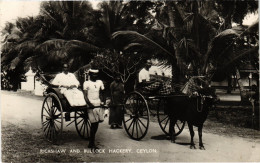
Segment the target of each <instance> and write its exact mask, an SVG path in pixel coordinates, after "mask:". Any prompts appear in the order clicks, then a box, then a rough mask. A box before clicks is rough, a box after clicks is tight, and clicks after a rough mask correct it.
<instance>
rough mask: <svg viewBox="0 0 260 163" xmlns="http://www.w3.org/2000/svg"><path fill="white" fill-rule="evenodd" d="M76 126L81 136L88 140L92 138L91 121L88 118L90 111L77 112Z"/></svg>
mask: <svg viewBox="0 0 260 163" xmlns="http://www.w3.org/2000/svg"><path fill="white" fill-rule="evenodd" d="M75 126H76V130H77V132H78V134H79V136H80V137H81V138H82V139H86V140H88V139H89V138H90V126H91V123H90V121H89V119H88V113H87V112H84V111H77V112H75Z"/></svg>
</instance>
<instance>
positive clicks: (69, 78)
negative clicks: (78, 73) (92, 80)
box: [52, 64, 86, 106]
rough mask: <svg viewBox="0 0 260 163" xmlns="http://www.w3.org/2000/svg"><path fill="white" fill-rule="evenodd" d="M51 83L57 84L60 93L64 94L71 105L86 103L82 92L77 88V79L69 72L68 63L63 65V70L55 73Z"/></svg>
mask: <svg viewBox="0 0 260 163" xmlns="http://www.w3.org/2000/svg"><path fill="white" fill-rule="evenodd" d="M52 84H53V85H57V86H59V88H60V92H61V94H64V96H65V97H66V98H67V100H68V102H69V103H70V105H71V106H84V105H86V101H85V99H84V95H83V92H82V91H80V90H78V89H77V88H78V86H79V81H78V80H77V78H76V77H75V75H74V74H72V73H69V71H68V64H64V65H63V72H62V73H59V74H57V75H56V77H55V78H54V79H53V81H52Z"/></svg>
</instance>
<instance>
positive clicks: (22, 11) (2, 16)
mask: <svg viewBox="0 0 260 163" xmlns="http://www.w3.org/2000/svg"><path fill="white" fill-rule="evenodd" d="M91 2H92V6H93V8H94V9H95V8H96V6H97V4H98V2H99V1H95V0H91ZM40 3H41V1H36V0H34V1H28V0H27V1H25V0H20V1H18V0H15V1H14V0H13V1H10V0H9V1H7V0H0V29H3V27H4V25H5V23H6V22H14V21H15V20H16V19H17V18H18V17H27V16H36V15H38V14H39V11H40Z"/></svg>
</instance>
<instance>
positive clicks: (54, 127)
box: [41, 93, 63, 144]
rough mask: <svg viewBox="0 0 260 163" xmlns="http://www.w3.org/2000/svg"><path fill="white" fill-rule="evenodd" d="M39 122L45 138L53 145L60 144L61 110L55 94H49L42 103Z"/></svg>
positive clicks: (61, 128)
mask: <svg viewBox="0 0 260 163" xmlns="http://www.w3.org/2000/svg"><path fill="white" fill-rule="evenodd" d="M41 122H42V129H43V133H44V136H45V138H46V139H47V140H48V141H49V142H51V143H53V144H60V142H61V137H62V130H63V109H62V105H61V102H60V100H59V98H58V96H57V95H56V94H55V93H49V94H48V95H47V96H46V97H45V99H44V101H43V105H42V112H41Z"/></svg>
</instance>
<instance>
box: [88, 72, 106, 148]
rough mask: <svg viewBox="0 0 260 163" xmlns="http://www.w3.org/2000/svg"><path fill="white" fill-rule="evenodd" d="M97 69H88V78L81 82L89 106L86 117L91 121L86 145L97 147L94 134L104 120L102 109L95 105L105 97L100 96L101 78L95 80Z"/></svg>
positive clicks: (100, 103) (100, 102)
mask: <svg viewBox="0 0 260 163" xmlns="http://www.w3.org/2000/svg"><path fill="white" fill-rule="evenodd" d="M97 75H98V70H94V69H90V70H89V77H90V80H88V81H85V82H84V84H83V91H84V94H85V99H86V101H87V104H88V105H89V106H90V107H89V108H88V109H87V112H88V117H89V120H90V122H91V128H90V141H89V145H88V147H89V148H91V149H97V147H96V146H95V135H96V132H97V130H98V124H99V123H100V122H103V121H104V109H103V108H100V107H97V106H100V105H102V104H104V102H103V101H104V100H105V98H102V95H103V94H102V92H101V91H103V90H104V89H105V87H104V84H103V82H102V81H101V80H97Z"/></svg>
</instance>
